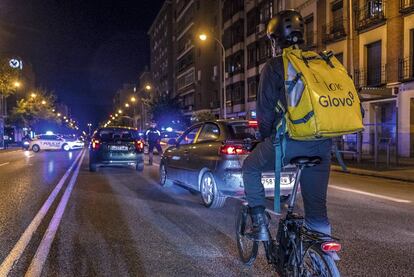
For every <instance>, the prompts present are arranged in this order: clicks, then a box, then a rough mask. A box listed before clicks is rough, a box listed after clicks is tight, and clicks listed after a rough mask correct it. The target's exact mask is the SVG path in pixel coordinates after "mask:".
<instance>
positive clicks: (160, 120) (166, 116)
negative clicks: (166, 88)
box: [146, 96, 187, 129]
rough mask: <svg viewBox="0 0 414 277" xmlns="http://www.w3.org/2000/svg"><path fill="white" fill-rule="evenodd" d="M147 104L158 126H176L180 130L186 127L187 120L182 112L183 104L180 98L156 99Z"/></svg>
mask: <svg viewBox="0 0 414 277" xmlns="http://www.w3.org/2000/svg"><path fill="white" fill-rule="evenodd" d="M146 104H147V105H148V107H149V113H150V114H151V116H152V120H154V121H155V122H156V123H157V124H158V126H164V127H170V126H173V125H175V126H176V127H177V128H176V129H178V128H183V127H186V123H187V121H186V119H185V117H184V115H183V113H182V111H181V104H180V101H179V100H178V98H172V99H170V98H169V97H168V96H160V97H154V98H152V99H150V100H148V101H146Z"/></svg>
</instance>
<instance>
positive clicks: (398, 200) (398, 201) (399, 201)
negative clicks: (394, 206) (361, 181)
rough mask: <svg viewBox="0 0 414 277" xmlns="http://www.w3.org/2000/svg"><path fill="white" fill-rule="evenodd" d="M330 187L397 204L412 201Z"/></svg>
mask: <svg viewBox="0 0 414 277" xmlns="http://www.w3.org/2000/svg"><path fill="white" fill-rule="evenodd" d="M329 187H330V188H333V189H337V190H342V191H347V192H352V193H357V194H362V195H367V196H371V197H375V198H380V199H385V200H389V201H393V202H397V203H411V201H410V200H405V199H400V198H394V197H389V196H385V195H381V194H376V193H370V192H366V191H361V190H356V189H349V188H343V187H338V186H329Z"/></svg>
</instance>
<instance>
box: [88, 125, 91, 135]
mask: <svg viewBox="0 0 414 277" xmlns="http://www.w3.org/2000/svg"><path fill="white" fill-rule="evenodd" d="M91 127H92V123H88V129H89V133H88V134H89V136H91Z"/></svg>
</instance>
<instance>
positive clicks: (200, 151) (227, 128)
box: [160, 120, 295, 208]
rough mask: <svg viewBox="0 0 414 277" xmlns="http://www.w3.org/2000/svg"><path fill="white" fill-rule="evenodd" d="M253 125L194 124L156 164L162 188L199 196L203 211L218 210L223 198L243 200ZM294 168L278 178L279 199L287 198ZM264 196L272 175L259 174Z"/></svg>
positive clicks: (270, 194) (268, 193)
mask: <svg viewBox="0 0 414 277" xmlns="http://www.w3.org/2000/svg"><path fill="white" fill-rule="evenodd" d="M256 134H257V122H255V121H247V120H218V121H209V122H203V123H199V124H195V125H193V126H192V127H190V128H189V129H187V130H186V131H185V132H184V133H183V135H181V136H180V137H179V138H178V139H177V140H174V139H172V140H170V141H169V144H170V145H171V146H170V147H169V148H167V150H166V151H165V153H164V154H163V156H162V158H161V162H160V183H161V185H162V186H170V185H172V184H178V185H181V186H184V187H186V188H188V189H189V190H191V191H195V192H200V194H201V200H202V202H203V204H204V205H205V206H206V207H209V208H219V207H222V206H223V205H224V203H225V201H226V198H227V197H237V198H242V197H244V186H243V179H242V170H241V169H242V165H243V161H244V159H245V158H246V157H247V156H248V154H249V153H250V151H251V150H252V149H253V148H254V147H255V146H256V145H257V143H258V140H257V139H256ZM294 170H295V169H294V168H293V167H291V168H285V169H284V170H283V172H282V174H281V195H283V196H288V195H289V194H290V193H291V190H292V188H293V183H294V176H295V172H294ZM262 183H263V185H264V188H265V191H266V196H267V197H273V193H274V171H273V169H272V168H269V169H268V171H266V172H264V173H263V174H262Z"/></svg>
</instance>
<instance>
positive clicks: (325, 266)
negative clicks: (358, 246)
mask: <svg viewBox="0 0 414 277" xmlns="http://www.w3.org/2000/svg"><path fill="white" fill-rule="evenodd" d="M303 270H304V274H303V275H304V276H321V277H339V276H341V275H340V273H339V270H338V268H337V266H336V263H335V261H334V260H333V259H332V257H331V256H329V255H328V254H326V253H325V252H323V251H322V250H321V249H320V246H319V245H312V246H311V247H310V248H309V249H308V251H306V253H305V256H304V257H303Z"/></svg>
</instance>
